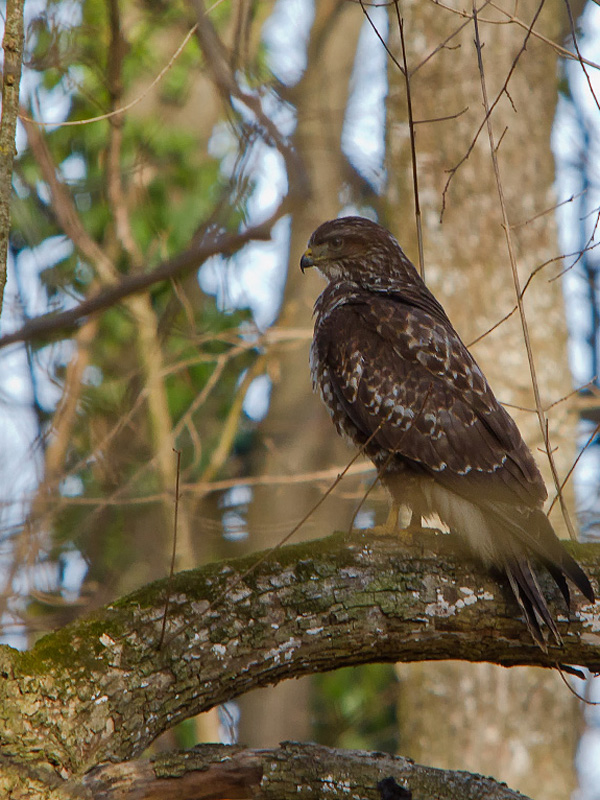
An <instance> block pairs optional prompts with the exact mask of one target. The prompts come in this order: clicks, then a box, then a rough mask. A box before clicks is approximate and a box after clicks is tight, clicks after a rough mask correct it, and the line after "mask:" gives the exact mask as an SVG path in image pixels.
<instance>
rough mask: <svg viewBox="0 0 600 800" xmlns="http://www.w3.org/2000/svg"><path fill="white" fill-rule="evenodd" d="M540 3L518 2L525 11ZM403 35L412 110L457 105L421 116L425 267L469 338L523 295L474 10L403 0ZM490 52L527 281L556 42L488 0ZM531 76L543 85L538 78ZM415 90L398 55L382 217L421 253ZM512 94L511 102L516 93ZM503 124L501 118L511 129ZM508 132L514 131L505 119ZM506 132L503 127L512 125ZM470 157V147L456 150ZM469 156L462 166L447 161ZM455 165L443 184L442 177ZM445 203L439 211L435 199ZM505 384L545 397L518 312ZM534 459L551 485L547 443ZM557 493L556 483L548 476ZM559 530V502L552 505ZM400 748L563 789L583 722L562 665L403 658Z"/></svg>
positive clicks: (562, 440)
mask: <svg viewBox="0 0 600 800" xmlns="http://www.w3.org/2000/svg"><path fill="white" fill-rule="evenodd" d="M537 8H538V4H536V3H533V2H526V3H524V4H520V5H519V11H518V13H519V15H520V16H521V18H522V19H523V20H525V22H526V25H528V24H529V23H530V22H531V20H532V18H533V16H534V15H535V13H536V11H537ZM402 11H403V13H404V14H405V17H404V25H405V30H404V35H405V39H406V43H407V50H408V64H409V70H412V73H411V80H410V84H411V94H412V102H413V107H414V116H415V118H416V119H417V120H424V119H438V120H439V118H440V117H445V116H449V115H456V114H459V113H460V112H462V111H463V110H464V109H467V110H466V111H465V113H461V115H460V116H458V117H457V118H454V119H449V120H445V121H437V122H430V123H427V124H419V125H418V126H417V127H416V150H417V161H418V166H419V180H420V201H421V207H422V219H423V229H424V250H425V267H426V268H425V277H426V280H427V283H428V284H429V287H430V288H431V289H432V290H433V291H434V293H435V294H436V295H437V297H438V299H439V300H440V301H441V302H442V304H443V305H444V306H445V308H446V311H447V312H448V314H449V316H450V319H451V320H452V321H453V322H454V324H455V326H456V327H457V329H458V331H459V332H460V334H461V335H462V337H463V339H464V341H465V342H466V343H469V342H470V341H472V340H473V339H475V338H476V337H478V336H480V335H481V334H482V333H484V332H485V331H487V330H489V329H490V328H491V327H492V325H494V324H495V323H496V322H498V321H499V320H500V319H501V318H502V317H503V316H504V315H505V314H508V313H509V312H510V311H511V310H512V309H513V308H514V306H515V303H516V295H515V288H514V284H513V280H512V276H511V269H510V261H509V257H508V251H507V245H506V239H505V233H504V229H503V227H502V216H501V209H500V204H499V199H498V189H497V186H496V181H495V178H494V173H493V169H492V160H491V156H490V146H489V143H488V138H487V131H486V127H485V125H483V128H482V131H481V134H480V136H479V138H478V139H477V141H476V143H475V144H474V146H473V148H472V150H471V151H470V152H469V148H470V146H471V144H472V143H473V140H474V137H475V134H476V132H477V130H478V128H479V126H480V125H481V124H482V123H483V122H484V118H485V112H484V108H483V104H482V88H481V79H480V74H479V70H478V68H477V53H476V49H475V45H474V39H475V32H474V26H473V22H472V20H468V19H467V18H466V16H464V15H463V16H459V15H458V14H454V13H451V12H448V11H444V10H442V9H441V8H440V6H438V5H434V4H429V5H428V4H423V3H413V4H404V3H403V4H402ZM559 16H560V15H559V13H558V8H557V6H556V4H555V3H547V4H546V5H545V6H544V9H543V13H542V15H541V16H540V18H539V19H538V21H537V22H536V30H540V32H542V33H544V34H545V35H546V36H548V37H550V38H558V36H559V22H558V19H559ZM480 17H481V19H480V21H479V26H480V35H481V39H482V41H483V43H484V46H483V49H482V57H483V63H484V70H485V81H486V87H487V92H488V96H489V102H490V105H491V104H492V103H493V102H494V100H495V99H496V97H497V95H498V94H499V93H500V91H501V90H502V87H503V85H505V83H506V82H507V81H508V79H509V75H510V70H511V66H512V65H513V63H514V62H515V59H517V58H518V62H517V65H516V68H515V71H514V73H513V74H512V75H510V81H509V82H508V87H507V88H508V92H509V94H510V98H509V97H508V96H507V95H506V94H504V96H502V97H501V99H500V101H499V103H498V105H497V106H496V107H495V108H494V110H493V113H492V116H491V121H492V125H493V128H494V131H495V139H496V142H498V141H499V140H500V139H501V143H500V145H499V147H498V150H497V153H498V158H499V164H500V171H501V176H502V182H503V189H504V193H505V196H506V202H507V206H508V215H509V220H510V223H511V224H512V225H519V223H524V222H526V221H527V220H532V221H531V223H530V224H527V225H522V226H520V227H516V228H513V229H511V236H512V238H513V242H514V245H515V250H516V255H517V259H518V269H519V276H520V283H521V286H524V285H525V283H526V281H527V278H528V277H529V275H530V274H531V273H532V272H533V271H534V270H535V269H536V267H538V266H539V265H541V264H543V263H545V262H547V261H548V260H549V259H552V258H554V257H555V256H556V253H557V247H556V240H555V231H554V218H553V214H552V213H547V214H545V215H544V216H540V217H539V218H537V219H532V218H534V217H535V215H537V214H539V213H540V212H542V211H545V210H546V209H548V208H550V207H551V206H552V204H553V195H552V191H551V187H552V181H553V162H552V157H551V154H550V149H549V139H550V129H551V125H552V121H553V115H554V108H555V99H556V86H555V84H554V83H553V81H551V80H548V75H552V74H554V73H555V55H554V53H553V51H552V50H551V49H550V48H549V47H546V46H545V45H544V44H542V43H541V42H539V41H538V40H537V39H535V37H529V39H528V41H527V48H526V50H523V49H522V48H523V44H524V41H525V39H526V38H527V30H526V28H525V29H523V28H522V27H519V26H517V25H516V24H504V25H498V24H496V25H493V24H487V23H486V22H485V20H490V19H495V20H497V21H502V20H504V21H506V17H503V15H502V14H501V13H499V12H496V11H495V10H493V9H491V8H490V7H489V6H488V7H485V8H484V9H483V10H482V11H481V13H480ZM465 22H466V26H465V27H464V29H463V30H462V32H460V33H459V34H458V35H456V36H454V37H453V38H451V39H450V40H449V41H447V47H446V48H444V49H442V50H440V51H439V52H438V53H437V54H436V55H435V56H433V58H431V59H430V60H429V61H428V62H427V63H426V64H425V65H423V66H421V67H419V69H418V71H416V72H415V71H414V70H415V68H417V67H418V65H420V64H421V62H422V61H423V59H424V58H425V57H426V56H427V55H429V54H430V52H431V51H432V50H433V49H434V48H435V47H436V46H437V45H439V44H440V43H441V42H443V41H446V40H447V38H448V37H449V36H450V35H451V34H452V33H453V32H455V31H456V30H457V29H458V27H459V26H460V25H461V24H462V23H465ZM390 24H391V28H392V31H393V36H392V47H393V51H394V53H396V54H398V53H400V52H401V51H400V47H399V42H398V25H397V20H396V16H395V10H394V8H392V12H391V16H390ZM534 86H535V92H534V91H532V87H534ZM405 97H406V91H405V84H404V78H403V76H402V75H401V74H400V72H399V70H398V69H397V68H396V67H394V66H391V67H390V102H389V107H388V111H389V116H390V121H389V153H390V186H389V194H388V199H389V208H388V222H389V224H390V227H391V228H392V230H393V231H394V232H396V233H397V234H398V236H399V238H400V243H401V244H402V245H403V247H405V249H406V250H407V252H408V254H409V255H411V256H412V257H413V258H414V259H415V261H416V256H417V246H416V237H415V233H414V231H415V225H414V222H413V220H414V213H413V206H412V175H411V167H410V163H411V161H410V146H409V140H408V127H407V123H406V120H407V113H406V102H405ZM513 104H514V106H513ZM505 129H506V132H505ZM504 132H505V134H504ZM503 134H504V135H503ZM467 154H468V158H467V159H466V160H465V161H464V162H463V163H461V159H463V157H464V156H466V155H467ZM459 164H460V167H459V168H458V169H457V171H456V173H454V174H453V173H452V172H450V173H449V172H448V170H452V169H453V168H454V167H456V166H457V165H459ZM448 181H450V185H449V188H448V190H447V191H446V193H445V195H444V189H445V185H447V182H448ZM442 206H444V213H443V224H441V225H440V223H439V219H440V212H441V209H442ZM559 268H560V265H559V266H556V265H554V264H552V263H551V264H550V265H549V266H547V267H545V268H544V269H543V270H542V271H541V272H540V273H539V274H538V275H536V277H534V278H533V279H532V283H531V285H530V286H529V287H528V288H527V291H526V293H525V309H526V314H527V319H528V322H529V330H530V333H531V338H532V346H533V353H534V357H535V364H536V368H537V377H538V381H539V385H540V392H541V396H542V402H543V404H544V405H545V406H547V405H549V404H550V403H552V402H554V401H556V400H558V399H559V398H561V397H563V396H564V395H566V394H567V393H568V392H569V391H570V379H569V370H568V366H567V362H566V355H565V334H564V323H563V313H562V298H561V296H560V286H559V283H558V282H554V283H549V282H548V279H549V278H551V277H554V276H555V275H556V274H557V273H558V271H559ZM472 351H473V354H474V355H475V357H476V358H477V360H478V361H479V363H480V365H481V367H482V369H483V371H484V372H485V374H486V376H487V377H488V379H489V381H490V383H491V385H492V388H493V389H494V391H495V392H496V394H497V396H498V398H499V399H500V400H501V401H503V402H506V403H510V404H514V405H516V406H520V407H525V408H529V409H532V408H534V407H535V403H534V399H533V393H532V388H531V387H532V382H531V375H530V372H529V368H528V363H527V358H526V351H525V346H524V340H523V332H522V328H521V322H520V319H519V315H518V313H514V314H513V315H512V317H511V318H510V319H509V320H507V321H506V322H504V323H503V324H502V325H500V326H499V327H498V328H496V329H495V330H494V331H493V332H492V333H490V335H489V336H487V337H486V338H484V339H483V340H482V341H480V342H478V343H477V344H476V345H474V346H473V348H472ZM509 411H510V412H511V414H513V415H514V416H515V417H516V419H517V422H518V424H519V427H520V428H521V430H522V432H523V434H524V436H525V438H526V441H527V442H528V444H529V445H530V447H531V448H532V450H533V451H534V453H535V452H536V451H537V449H538V448H541V449H543V440H542V437H541V434H540V427H539V423H538V420H537V417H536V415H535V414H534V413H528V412H518V411H515V410H514V409H512V408H509ZM550 438H551V443H552V445H553V446H554V447H557V448H558V449H557V451H556V452H555V454H554V455H555V460H556V462H557V465H558V472H559V475H560V476H561V477H564V476H565V475H566V473H567V471H568V469H569V467H570V465H571V463H572V460H573V457H574V427H573V425H572V420H571V419H569V417H568V408H567V404H566V403H562V404H561V405H559V406H557V407H554V408H553V409H552V412H551V414H550ZM537 455H538V458H537V461H538V463H539V465H540V467H541V468H542V470H543V471H544V475H545V477H546V480H547V482H548V485H549V487H552V481H551V475H550V471H549V469H548V463H547V459H546V457H545V456H544V455H542V454H541V453H539V452H538V453H537ZM550 494H551V496H552V491H551V492H550ZM552 522H553V524H554V526H555V527H556V529H557V532H559V533H561V532H563V531H564V527H565V526H564V524H563V523H562V520H561V518H560V512H559V510H558V504H556V507H555V509H554V513H553V515H552ZM398 671H399V675H400V679H401V687H402V699H401V701H400V716H401V722H400V725H401V737H400V738H401V751H402V753H403V754H406V755H410V756H411V757H413V758H416V759H420V760H425V761H427V762H428V763H430V764H432V765H444V766H448V765H452V767H453V768H463V769H476V770H478V771H482V772H485V773H486V774H487V773H491V774H493V775H495V776H496V777H498V778H500V779H502V780H505V781H507V782H508V783H509V784H510V785H512V786H515V787H517V788H518V789H520V790H521V791H525V792H528V793H532V794H534V795H537V796H539V797H545V798H548V799H550V798H556V799H557V800H558V798H564V797H567V796H568V795H569V793H570V791H572V789H573V787H574V785H575V777H574V771H573V755H574V751H575V747H576V743H577V739H578V735H579V721H578V720H579V713H578V710H577V704H576V700H575V699H574V698H573V697H572V696H571V695H570V693H569V692H567V691H562V690H560V678H559V676H558V675H556V674H548V673H543V674H542V673H539V672H537V671H535V672H534V671H531V670H523V671H521V670H520V671H518V672H517V671H516V670H515V671H511V673H510V674H507V673H505V672H504V671H503V670H499V669H497V668H495V667H493V666H490V665H464V664H461V665H454V664H444V665H428V664H423V665H418V666H410V667H404V666H403V667H401V668H399V670H398Z"/></svg>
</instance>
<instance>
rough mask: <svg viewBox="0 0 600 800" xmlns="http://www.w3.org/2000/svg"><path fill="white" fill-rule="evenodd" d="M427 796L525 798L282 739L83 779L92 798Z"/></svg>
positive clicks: (491, 785)
mask: <svg viewBox="0 0 600 800" xmlns="http://www.w3.org/2000/svg"><path fill="white" fill-rule="evenodd" d="M386 780H387V781H391V780H393V781H395V782H396V784H397V785H398V786H400V787H402V788H403V789H405V790H406V791H408V792H411V793H412V795H413V797H415V798H417V797H418V798H420V799H421V800H480V798H482V797H485V798H486V800H526V798H525V797H524V796H523V795H522V794H519V792H515V791H512V790H511V789H509V788H508V787H507V786H506V785H505V784H503V783H499V782H497V781H495V780H493V779H492V778H484V777H483V776H482V775H474V774H473V773H470V772H462V771H454V770H445V769H434V768H433V767H424V766H421V765H420V764H415V763H414V762H413V761H411V759H409V758H402V757H400V756H391V755H387V754H386V753H365V752H362V751H360V750H337V749H333V748H330V747H323V746H321V745H316V744H298V743H296V742H284V743H283V744H282V745H281V746H280V747H278V748H275V749H272V750H250V749H247V748H244V747H232V746H227V745H199V746H197V747H195V748H194V749H193V750H192V751H189V752H182V753H169V754H167V755H162V756H158V757H157V758H154V759H152V760H151V761H129V762H127V763H125V764H104V765H102V766H100V767H97V768H96V769H93V770H91V771H90V772H89V773H88V774H87V775H86V776H85V777H84V779H83V781H82V783H83V786H84V788H85V789H86V790H87V791H88V792H91V796H92V797H93V798H94V800H118V798H122V797H131V796H132V794H131V793H132V792H134V791H135V793H136V794H135V797H140V798H144V800H192V798H193V800H209V798H210V800H221V799H223V800H224V799H225V798H250V797H251V798H254V800H287V798H305V797H328V798H331V800H346V798H348V797H361V798H364V800H381V796H382V793H381V789H380V788H379V784H380V782H381V781H386Z"/></svg>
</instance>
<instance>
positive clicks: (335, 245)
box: [329, 236, 344, 250]
mask: <svg viewBox="0 0 600 800" xmlns="http://www.w3.org/2000/svg"><path fill="white" fill-rule="evenodd" d="M343 244H344V240H343V239H342V238H341V237H339V236H334V238H333V239H330V240H329V246H330V247H331V249H332V250H340V249H341V247H342V245H343Z"/></svg>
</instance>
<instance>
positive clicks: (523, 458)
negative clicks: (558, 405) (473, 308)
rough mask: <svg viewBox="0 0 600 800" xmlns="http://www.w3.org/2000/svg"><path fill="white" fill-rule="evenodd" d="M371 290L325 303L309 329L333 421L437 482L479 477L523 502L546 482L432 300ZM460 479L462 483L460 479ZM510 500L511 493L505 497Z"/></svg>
mask: <svg viewBox="0 0 600 800" xmlns="http://www.w3.org/2000/svg"><path fill="white" fill-rule="evenodd" d="M427 300H428V298H427V296H424V297H423V296H421V297H419V298H418V299H417V300H416V302H413V301H412V298H411V299H408V300H407V298H406V296H404V295H403V296H399V295H389V294H385V295H384V294H374V293H369V295H365V296H364V297H357V296H355V297H354V298H353V299H352V301H351V302H348V303H343V304H340V305H338V306H337V307H334V308H333V309H331V310H330V311H329V312H328V313H327V314H326V315H325V317H324V318H323V319H322V320H321V323H320V324H319V325H318V328H317V330H316V332H315V342H314V353H313V362H314V365H315V373H314V378H315V381H316V382H317V383H320V385H321V391H322V393H323V396H324V399H325V400H326V402H327V395H328V394H330V395H331V399H332V401H333V402H329V403H328V405H329V407H330V410H331V412H332V415H333V417H334V421H336V423H337V424H338V427H340V428H341V429H342V430H344V420H343V419H337V420H336V414H338V415H339V414H342V415H344V414H345V415H347V422H350V423H351V425H350V426H346V427H347V428H350V429H351V428H352V427H354V428H355V429H356V434H357V435H354V436H353V433H354V432H353V431H352V430H350V431H348V430H346V432H349V433H350V435H351V436H352V437H353V438H355V439H356V440H357V443H358V444H364V443H365V441H366V440H367V439H368V438H369V437H372V439H371V441H370V443H369V446H368V450H369V451H372V450H373V449H374V448H375V447H377V448H379V449H381V450H382V451H385V452H387V453H391V452H394V453H395V454H396V455H398V456H400V457H404V458H405V459H410V460H411V461H414V462H417V463H418V464H420V465H422V466H423V467H424V468H425V469H426V470H428V471H429V470H430V471H432V472H434V473H437V477H438V479H439V480H442V481H444V482H446V481H450V482H455V479H456V480H458V479H459V478H461V477H466V476H468V478H469V479H468V480H467V481H465V482H464V483H467V484H470V483H472V482H473V483H481V481H482V480H483V483H484V484H486V485H488V484H490V483H491V482H490V481H485V480H484V478H485V476H487V477H489V476H490V475H492V474H496V475H497V476H498V477H500V476H501V478H500V481H494V484H495V485H496V487H497V489H498V490H501V491H502V493H503V494H504V493H506V492H507V490H508V494H509V496H510V495H512V496H513V499H516V497H515V495H516V496H517V497H519V498H520V499H522V500H524V501H525V502H526V503H527V504H528V505H531V506H534V505H538V504H541V502H542V501H543V500H544V499H545V497H546V489H545V486H544V484H543V481H542V478H541V476H540V473H539V471H538V469H537V466H536V465H535V462H534V460H533V458H532V456H531V454H530V452H529V450H528V448H527V446H526V445H525V443H524V442H523V440H522V438H521V435H520V433H519V431H518V429H517V426H516V425H515V423H514V422H513V420H512V419H511V417H510V416H509V415H508V414H507V412H506V411H505V410H504V409H503V408H502V406H501V405H500V404H499V403H498V401H497V400H496V398H495V397H494V394H493V393H492V390H491V389H490V387H489V386H488V384H487V382H486V380H485V378H484V376H483V374H482V372H481V370H480V369H479V367H478V365H477V363H476V362H475V360H474V359H473V357H472V356H471V354H470V353H469V351H468V350H467V349H466V347H465V346H464V344H463V343H462V341H461V339H460V337H459V336H458V334H457V333H456V331H455V330H454V329H453V327H452V325H451V323H450V322H449V321H448V319H447V317H446V316H445V314H444V312H443V311H441V307H440V306H439V304H437V303H436V304H435V305H432V306H431V308H428V304H427ZM461 483H463V482H461ZM507 499H508V498H507Z"/></svg>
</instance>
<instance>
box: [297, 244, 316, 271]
mask: <svg viewBox="0 0 600 800" xmlns="http://www.w3.org/2000/svg"><path fill="white" fill-rule="evenodd" d="M314 265H315V260H314V258H313V254H312V249H311V248H310V247H308V248H307V249H306V250H305V251H304V255H303V256H302V258H301V259H300V269H301V270H302V272H304V270H305V269H308V268H309V267H314Z"/></svg>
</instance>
